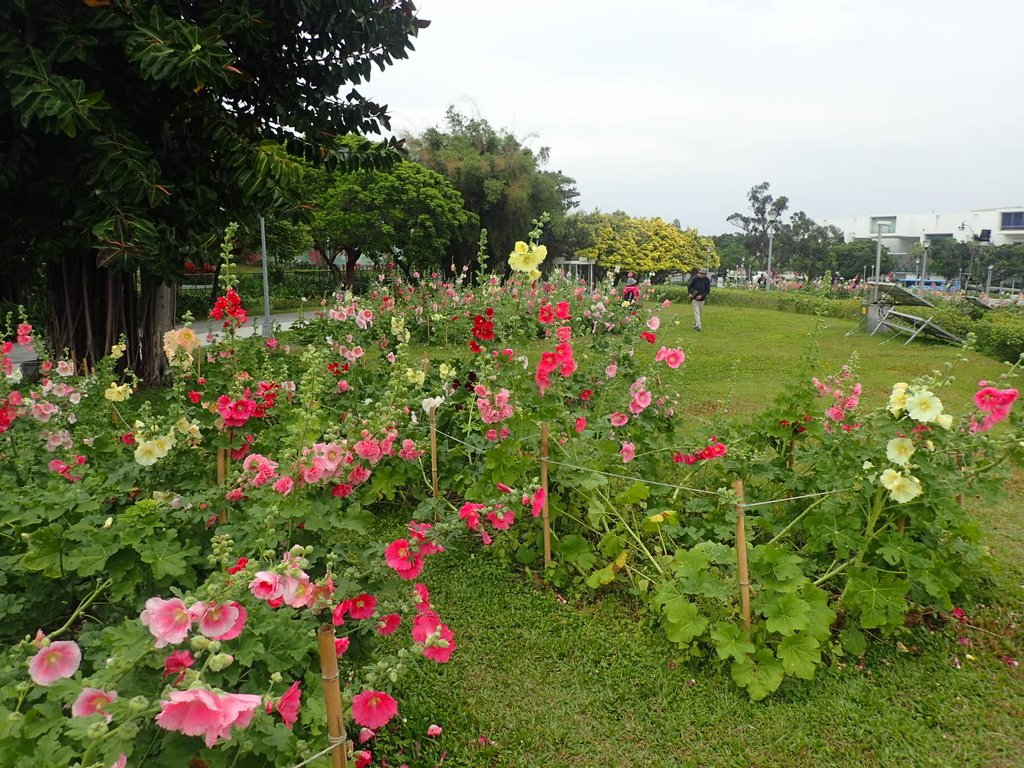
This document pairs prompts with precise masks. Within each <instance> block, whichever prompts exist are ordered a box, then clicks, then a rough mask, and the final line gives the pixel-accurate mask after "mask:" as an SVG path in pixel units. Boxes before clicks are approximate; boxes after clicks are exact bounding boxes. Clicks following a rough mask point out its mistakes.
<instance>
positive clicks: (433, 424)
mask: <svg viewBox="0 0 1024 768" xmlns="http://www.w3.org/2000/svg"><path fill="white" fill-rule="evenodd" d="M430 482H431V485H432V487H433V490H434V498H435V499H436V498H437V496H438V492H437V408H436V406H431V407H430Z"/></svg>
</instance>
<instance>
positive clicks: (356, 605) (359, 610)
mask: <svg viewBox="0 0 1024 768" xmlns="http://www.w3.org/2000/svg"><path fill="white" fill-rule="evenodd" d="M376 610H377V598H376V597H374V596H373V595H368V594H362V595H359V597H354V598H352V601H351V603H350V605H349V609H348V615H349V616H351V617H352V618H353V619H368V618H370V617H371V616H373V613H374V611H376Z"/></svg>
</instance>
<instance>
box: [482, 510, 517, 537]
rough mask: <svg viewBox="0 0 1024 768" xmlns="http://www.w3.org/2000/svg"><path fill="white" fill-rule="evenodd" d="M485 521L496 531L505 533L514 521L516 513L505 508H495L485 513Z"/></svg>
mask: <svg viewBox="0 0 1024 768" xmlns="http://www.w3.org/2000/svg"><path fill="white" fill-rule="evenodd" d="M486 517H487V521H488V522H489V523H490V524H491V526H492V527H493V528H494V529H495V530H497V531H507V530H508V528H509V526H510V525H512V523H514V522H515V521H516V513H515V512H513V511H512V510H511V509H508V508H506V507H502V506H497V507H495V508H494V509H493V510H491V511H490V512H488V513H487V515H486Z"/></svg>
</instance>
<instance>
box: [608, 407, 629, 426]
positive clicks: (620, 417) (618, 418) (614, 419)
mask: <svg viewBox="0 0 1024 768" xmlns="http://www.w3.org/2000/svg"><path fill="white" fill-rule="evenodd" d="M608 418H609V420H610V421H611V423H612V426H613V427H624V426H626V424H627V423H628V422H629V416H627V415H626V414H624V413H620V412H619V411H616V412H615V413H613V414H612V415H611V416H609V417H608Z"/></svg>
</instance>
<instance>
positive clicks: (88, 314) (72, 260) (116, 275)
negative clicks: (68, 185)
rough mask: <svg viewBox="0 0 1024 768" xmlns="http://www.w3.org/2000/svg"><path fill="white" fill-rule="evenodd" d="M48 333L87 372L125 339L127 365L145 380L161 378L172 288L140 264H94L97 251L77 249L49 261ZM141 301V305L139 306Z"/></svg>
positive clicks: (154, 381)
mask: <svg viewBox="0 0 1024 768" xmlns="http://www.w3.org/2000/svg"><path fill="white" fill-rule="evenodd" d="M46 287H47V293H48V296H49V304H50V313H49V327H48V331H49V334H48V335H49V337H50V344H51V347H52V349H53V352H54V355H56V356H58V357H60V356H63V355H64V354H65V353H67V354H68V355H70V357H71V359H72V360H74V362H75V364H76V366H77V368H78V369H79V371H81V372H83V373H84V372H88V371H91V370H93V369H94V368H95V367H96V363H97V362H98V361H99V360H101V359H102V358H104V357H106V356H107V355H108V354H110V348H111V347H112V346H114V345H115V344H117V343H119V342H120V341H121V338H122V336H123V337H124V340H125V345H126V349H125V365H126V367H128V368H131V369H132V370H134V371H135V372H136V374H137V375H138V376H139V377H140V378H142V379H143V380H144V381H145V382H146V383H148V384H159V383H161V381H162V379H163V372H164V366H165V365H166V362H165V361H164V355H163V333H164V331H166V330H167V329H169V328H170V327H172V325H173V315H174V299H173V294H170V295H168V292H170V291H171V290H172V289H171V288H170V287H169V286H165V285H164V286H162V285H160V284H159V283H158V281H157V280H156V279H155V278H153V277H151V276H149V275H148V274H146V273H143V274H142V276H141V280H140V276H139V273H138V270H135V269H131V270H114V269H110V268H107V267H98V266H96V254H95V253H93V252H92V251H78V252H74V253H70V254H68V255H66V256H65V257H64V258H63V259H61V260H60V261H59V262H57V263H55V264H51V265H49V266H48V267H47V274H46ZM140 306H141V311H140Z"/></svg>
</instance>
